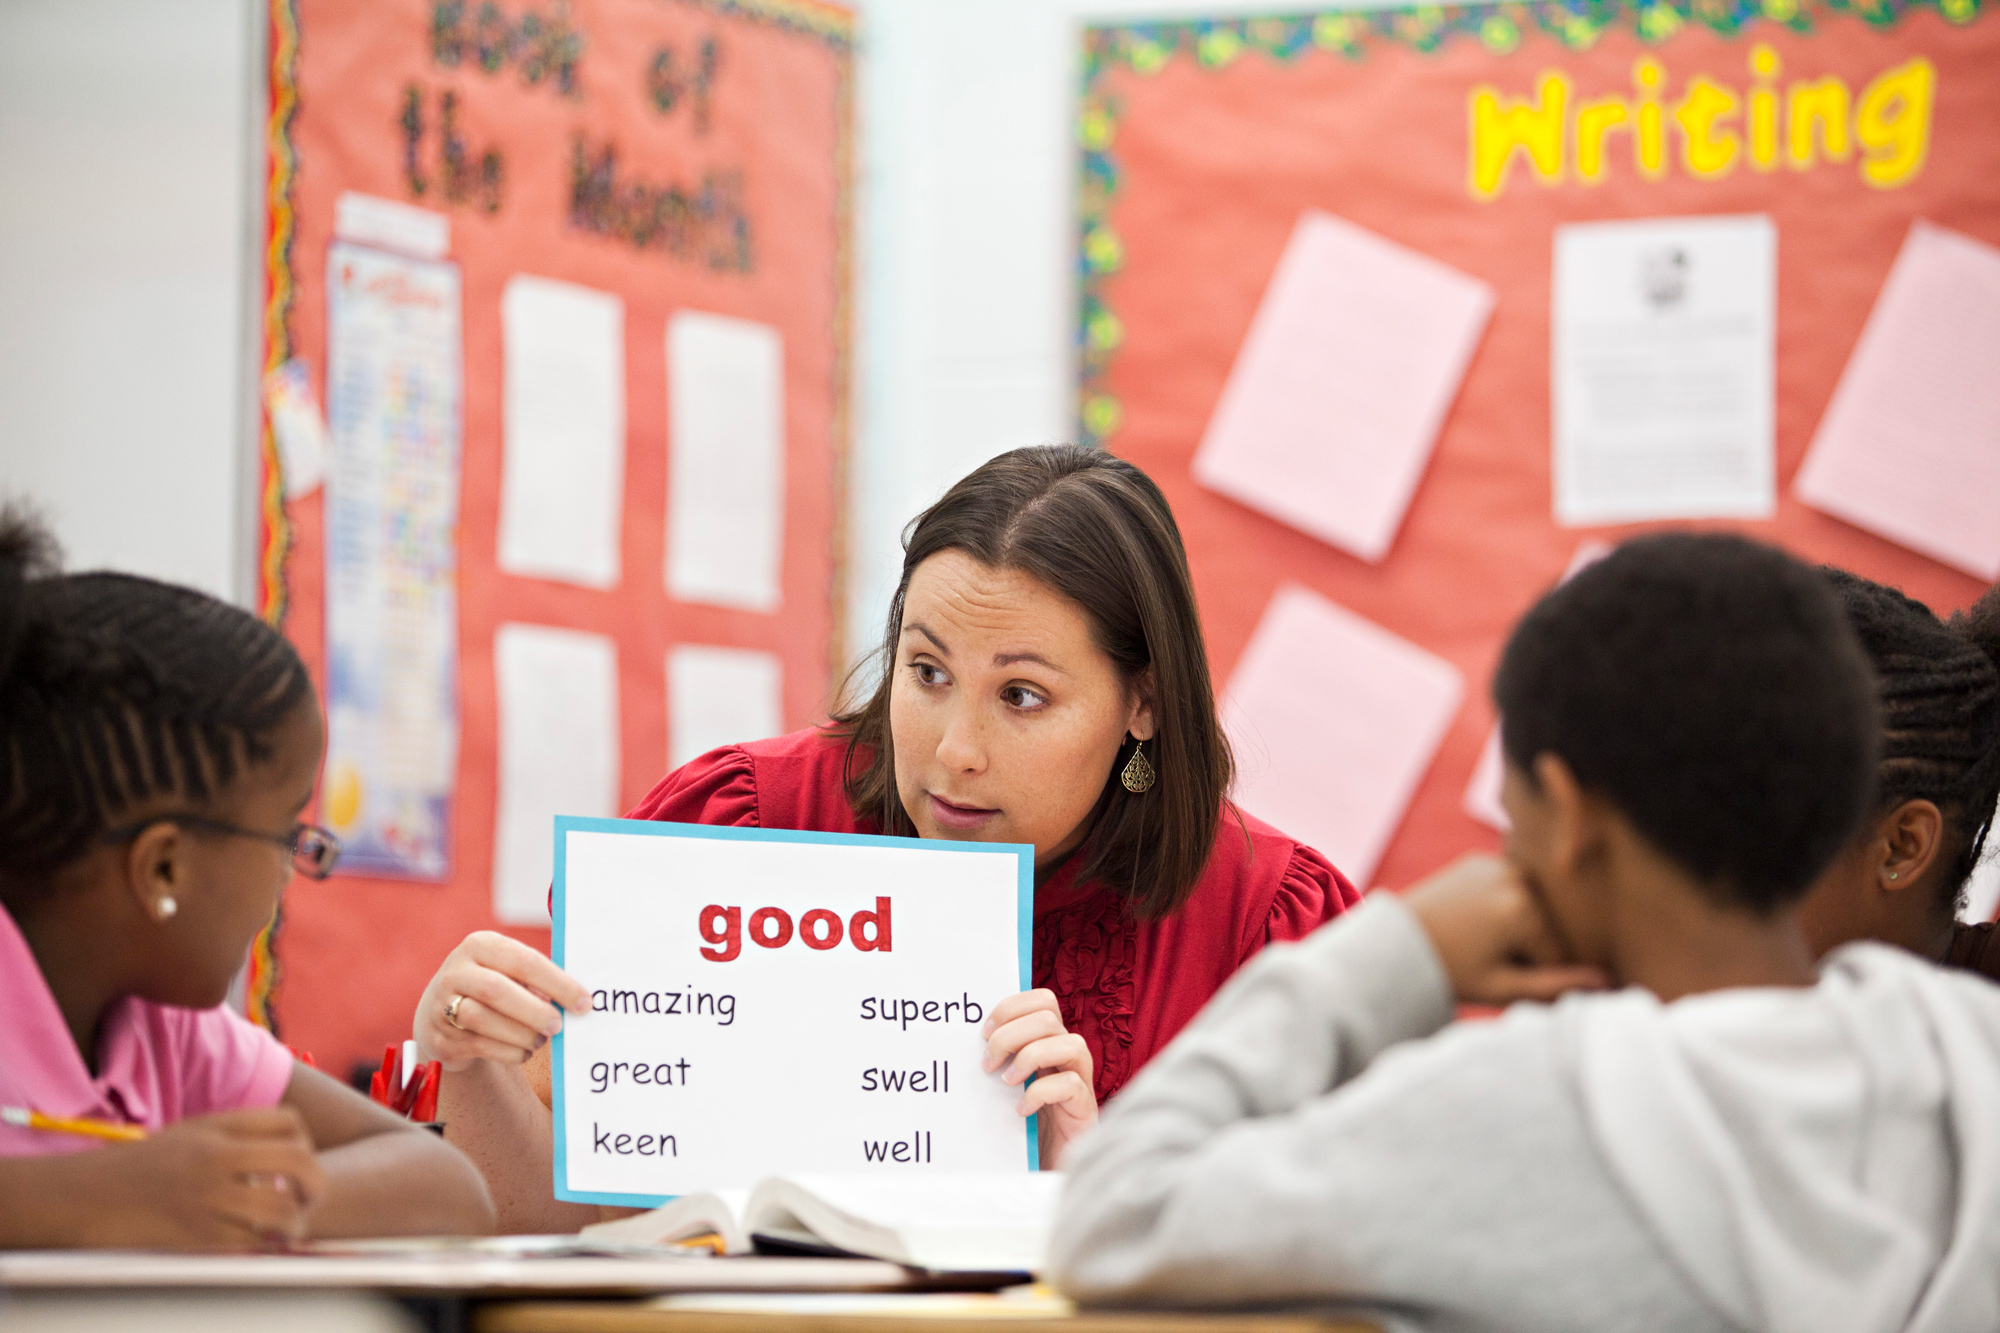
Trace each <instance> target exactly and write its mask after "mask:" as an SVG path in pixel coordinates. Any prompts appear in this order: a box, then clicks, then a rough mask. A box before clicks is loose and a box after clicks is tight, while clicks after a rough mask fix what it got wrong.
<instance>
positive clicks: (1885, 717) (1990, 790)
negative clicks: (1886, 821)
mask: <svg viewBox="0 0 2000 1333" xmlns="http://www.w3.org/2000/svg"><path fill="white" fill-rule="evenodd" d="M1825 574H1826V576H1827V578H1828V580H1829V581H1831V582H1832V584H1833V587H1834V591H1835V592H1837V593H1838V594H1839V595H1840V600H1841V604H1842V606H1843V607H1845V609H1846V611H1847V617H1848V620H1849V621H1850V622H1852V624H1853V625H1854V630H1855V633H1856V634H1857V635H1859V636H1860V639H1861V644H1862V647H1863V648H1865V649H1866V650H1867V652H1868V656H1869V658H1870V659H1871V660H1872V661H1873V663H1874V666H1875V677H1876V682H1877V685H1878V687H1879V689H1880V692H1881V700H1882V728H1883V738H1882V761H1881V764H1880V766H1879V768H1878V769H1877V778H1876V781H1877V799H1878V800H1879V802H1880V804H1881V808H1882V809H1885V810H1886V809H1888V808H1890V807H1892V806H1895V805H1898V804H1901V803H1902V802H1904V801H1913V800H1926V801H1930V802H1931V803H1933V804H1934V805H1936V806H1937V807H1938V809H1939V811H1940V812H1942V813H1943V815H1944V817H1945V825H1946V830H1947V833H1948V835H1949V840H1948V842H1947V843H1946V850H1947V853H1948V854H1949V855H1950V856H1951V858H1952V859H1951V860H1950V862H1948V863H1947V866H1946V871H1945V878H1944V880H1943V881H1942V885H1943V890H1944V893H1945V894H1946V895H1947V897H1946V899H1945V900H1944V901H1943V902H1941V903H1940V904H1939V906H1940V908H1944V907H1954V906H1955V905H1956V903H1957V901H1958V897H1959V895H1960V893H1961V892H1963V889H1964V886H1965V881H1966V880H1967V879H1968V878H1969V877H1970V876H1971V874H1972V871H1973V868H1974V867H1975V866H1977V865H1978V863H1979V857H1980V854H1981V852H1982V851H1983V850H1984V847H1985V843H1986V837H1987V832H1988V829H1989V826H1990V825H1991V823H1992V820H1993V807H1994V803H1995V801H1996V800H2000V597H1996V595H1995V593H1994V592H1988V593H1987V594H1986V596H1985V597H1984V598H1982V599H1981V600H1980V602H1979V604H1978V605H1977V606H1975V607H1973V608H1972V610H1971V611H1969V612H1960V613H1959V614H1958V615H1956V616H1954V617H1952V620H1951V623H1950V624H1948V625H1947V624H1946V623H1945V622H1943V621H1941V620H1939V619H1938V618H1937V616H1936V615H1934V614H1933V613H1932V611H1931V609H1930V608H1929V607H1927V606H1925V605H1924V604H1923V603H1922V602H1919V601H1917V600H1916V599H1915V598H1912V597H1907V596H1905V595H1904V594H1903V593H1901V592H1899V591H1897V590H1896V589H1894V588H1888V587H1884V586H1883V585H1882V584H1879V583H1874V582H1871V581H1869V580H1868V579H1864V578H1861V577H1859V576H1858V575H1855V574H1850V573H1848V572H1847V571H1846V570H1843V569H1832V568H1829V569H1827V570H1826V571H1825Z"/></svg>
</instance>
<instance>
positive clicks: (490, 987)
mask: <svg viewBox="0 0 2000 1333" xmlns="http://www.w3.org/2000/svg"><path fill="white" fill-rule="evenodd" d="M454 1001H456V1002H457V1005H458V1008H457V1010H456V1011H454V1010H453V1009H452V1003H453V1002H454ZM557 1005H561V1006H562V1008H561V1009H558V1008H557V1007H556V1006H557ZM565 1009H566V1010H568V1011H569V1012H570V1013H573V1014H581V1013H587V1012H589V1010H590V992H589V991H587V990H585V989H584V988H583V984H582V983H581V982H579V981H578V980H577V979H576V978H575V977H572V976H571V975H570V974H569V973H567V972H565V971H563V970H562V969H561V968H559V967H557V966H556V965H555V964H554V963H552V962H550V961H549V960H548V959H547V958H546V957H545V956H543V955H542V954H540V953H538V952H536V951H535V950H533V949H531V948H529V947H528V946H527V945H525V944H523V943H521V942H520V941H519V940H517V939H512V938H510V937H508V936H506V935H502V934H500V933H499V932H498V931H492V930H475V931H473V932H472V933H471V934H470V935H467V936H466V937H465V939H464V941H463V942H461V943H460V944H459V946H458V947H457V948H456V949H453V950H452V951H451V953H450V954H448V955H447V956H446V958H445V960H444V963H443V964H442V965H441V966H440V967H439V968H438V970H437V975H436V976H434V977H432V978H431V984H430V985H428V986H426V987H424V997H423V998H422V999H421V1000H419V1001H417V1017H416V1021H415V1023H414V1024H413V1027H414V1029H415V1031H414V1034H413V1035H414V1036H415V1037H416V1039H417V1058H418V1059H420V1060H441V1061H443V1062H444V1067H445V1068H446V1069H447V1070H449V1071H451V1072H453V1073H457V1072H458V1071H459V1070H461V1069H464V1068H466V1067H467V1066H469V1065H470V1064H471V1063H472V1062H473V1061H474V1060H495V1061H498V1062H500V1063H502V1064H510V1065H518V1064H525V1063H526V1062H527V1061H528V1060H529V1059H530V1058H532V1057H533V1055H534V1054H535V1052H536V1051H538V1050H540V1049H541V1046H542V1043H543V1042H545V1041H547V1040H548V1039H549V1038H550V1037H553V1036H554V1035H555V1034H556V1033H558V1032H560V1031H562V1011H563V1010H565ZM454 1019H455V1020H456V1021H455V1022H454V1021H453V1020H454Z"/></svg>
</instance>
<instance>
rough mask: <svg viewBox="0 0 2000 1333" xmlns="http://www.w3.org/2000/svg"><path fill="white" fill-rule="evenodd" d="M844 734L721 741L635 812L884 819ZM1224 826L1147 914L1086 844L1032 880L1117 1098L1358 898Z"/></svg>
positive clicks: (1042, 970)
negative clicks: (1189, 890)
mask: <svg viewBox="0 0 2000 1333" xmlns="http://www.w3.org/2000/svg"><path fill="white" fill-rule="evenodd" d="M845 751H846V742H845V741H842V740H838V739H835V738H833V737H830V736H828V735H826V734H825V733H824V732H821V731H818V730H807V731H797V732H793V733H792V734H791V735H789V736H778V737H774V738H772V739H771V740H765V741H753V742H751V743H749V744H747V745H730V746H725V747H723V748H722V749H720V750H712V751H710V752H709V753H708V754H705V755H703V756H701V757H700V758H699V759H696V760H693V761H691V762H690V763H687V764H684V765H682V766H681V767H680V768H678V769H676V770H674V771H673V772H672V773H669V774H667V776H666V777H664V778H662V779H660V783H659V785H658V786H656V787H654V788H653V790H652V791H650V792H648V793H647V794H646V799H645V800H643V801H641V802H639V804H638V807H637V808H635V809H634V810H633V811H632V813H631V815H630V816H629V818H632V819H658V820H666V821H670V822H673V823H679V824H731V825H737V826H741V827H750V828H780V829H810V830H812V831H814V832H818V833H879V832H880V831H881V830H880V828H879V827H878V826H877V824H876V822H875V821H874V820H872V819H862V818H859V817H858V816H856V815H855V813H854V811H853V810H852V809H850V808H849V807H848V804H847V797H846V794H845V793H844V792H843V790H842V788H841V781H840V768H841V758H842V756H843V754H844V753H845ZM1243 823H1244V824H1245V825H1247V826H1248V828H1249V832H1250V837H1249V845H1248V846H1247V847H1246V846H1245V843H1244V838H1243V831H1242V828H1240V827H1239V826H1238V825H1237V824H1236V821H1235V820H1234V819H1231V820H1229V821H1228V822H1226V823H1225V824H1224V826H1223V830H1222V833H1221V836H1220V837H1219V838H1218V839H1217V842H1216V848H1215V854H1214V856H1213V857H1211V858H1210V860H1209V863H1208V869H1207V870H1206V871H1205V872H1203V874H1202V877H1201V881H1200V883H1198V884H1197V885H1195V890H1194V893H1193V894H1192V895H1191V896H1190V897H1189V898H1188V900H1187V902H1186V903H1185V904H1183V905H1182V907H1181V908H1180V910H1179V911H1177V912H1175V913H1174V914H1173V915H1172V916H1170V917H1168V918H1167V919H1166V920H1164V921H1140V920H1138V919H1137V918H1135V917H1133V916H1132V915H1131V914H1129V913H1128V912H1126V911H1125V909H1124V903H1123V901H1122V900H1121V899H1120V898H1119V897H1118V895H1117V894H1116V893H1114V892H1113V891H1112V890H1110V889H1107V888H1105V887H1103V886H1102V885H1097V884H1088V883H1086V884H1079V883H1077V882H1076V872H1077V870H1078V868H1079V863H1080V860H1081V858H1078V857H1072V858H1070V860H1069V862H1068V864H1067V865H1065V866H1064V867H1063V868H1062V869H1061V870H1059V871H1057V872H1056V874H1055V875H1054V876H1053V877H1052V878H1051V879H1050V880H1049V881H1048V883H1046V884H1044V885H1043V886H1042V887H1041V888H1040V889H1039V890H1038V891H1037V892H1036V894H1035V962H1034V976H1035V984H1036V985H1037V986H1045V987H1047V988H1048V989H1050V990H1052V991H1054V992H1055V993H1056V997H1057V999H1058V1000H1059V1001H1060V1003H1061V1005H1062V1017H1063V1023H1064V1024H1065V1025H1066V1026H1067V1027H1068V1028H1069V1030H1070V1031H1072V1032H1074V1033H1077V1034H1078V1035H1080V1036H1081V1037H1082V1038H1083V1039H1084V1041H1085V1042H1086V1043H1088V1044H1089V1046H1090V1056H1091V1062H1092V1065H1093V1066H1094V1068H1095V1071H1096V1084H1097V1087H1096V1091H1097V1100H1098V1101H1099V1102H1105V1101H1108V1100H1109V1099H1110V1098H1111V1097H1112V1096H1113V1095H1114V1094H1115V1093H1116V1092H1117V1091H1118V1089H1120V1088H1121V1087H1123V1086H1125V1082H1126V1080H1127V1079H1129V1078H1131V1077H1132V1075H1133V1074H1135V1073H1137V1072H1138V1071H1139V1069H1140V1068H1141V1067H1142V1066H1144V1065H1145V1063H1146V1062H1147V1061H1148V1060H1150V1059H1152V1058H1153V1055H1154V1054H1155V1053H1156V1052H1157V1051H1159V1049H1160V1048H1161V1047H1163V1046H1165V1045H1166V1044H1167V1043H1168V1042H1169V1041H1171V1040H1172V1039H1173V1037H1174V1034H1175V1033H1177V1032H1179V1031H1180V1030H1181V1029H1182V1028H1183V1027H1185V1026H1186V1025H1187V1023H1188V1020H1189V1019H1191V1018H1193V1017H1194V1016H1195V1014H1196V1012H1197V1011H1199V1010H1200V1009H1201V1007H1202V1006H1203V1005H1204V1004H1206V1003H1208V999H1209V997H1210V996H1211V995H1214V994H1215V992H1216V991H1217V990H1218V989H1220V987H1221V986H1222V983H1223V982H1224V981H1227V980H1228V979H1229V975H1230V973H1232V972H1234V971H1235V970H1236V969H1237V968H1239V967H1241V966H1242V965H1243V964H1244V962H1245V961H1247V960H1248V959H1249V958H1250V956H1251V955H1252V954H1254V953H1256V952H1257V951H1258V950H1259V949H1262V948H1263V947H1264V946H1265V945H1266V944H1269V943H1271V942H1272V941H1273V940H1295V939H1298V938H1300V937H1301V936H1304V935H1306V934H1308V933H1310V932H1311V931H1312V930H1314V929H1315V928H1316V927H1318V926H1320V925H1323V924H1324V923H1326V922H1327V921H1329V920H1331V919H1332V918H1333V917H1335V916H1337V915H1339V913H1340V912H1341V911H1342V910H1344V909H1346V908H1348V907H1351V906H1353V905H1354V904H1355V903H1356V902H1358V901H1360V897H1361V895H1360V894H1358V893H1356V892H1355V891H1354V886H1353V885H1351V884H1349V883H1348V882H1347V880H1346V878H1345V877H1344V876H1343V875H1342V874H1341V873H1340V872H1339V871H1338V870H1335V869H1334V868H1333V867H1332V866H1331V865H1329V864H1328V863H1327V861H1326V859H1325V858H1324V857H1322V856H1320V854H1319V853H1318V852H1315V851H1314V850H1313V849H1312V848H1310V847H1307V846H1305V845H1303V844H1302V843H1297V842H1294V841H1292V840H1291V839H1290V838H1287V837H1286V836H1285V835H1284V834H1282V833H1280V832H1278V831H1277V830H1276V829H1274V828H1272V827H1270V826H1269V825H1268V824H1264V823H1262V822H1260V821H1259V820H1256V819H1253V818H1251V817H1250V816H1249V815H1247V814H1246V815H1244V816H1243Z"/></svg>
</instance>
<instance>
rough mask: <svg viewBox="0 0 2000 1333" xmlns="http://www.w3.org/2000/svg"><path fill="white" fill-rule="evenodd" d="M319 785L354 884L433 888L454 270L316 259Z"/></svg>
mask: <svg viewBox="0 0 2000 1333" xmlns="http://www.w3.org/2000/svg"><path fill="white" fill-rule="evenodd" d="M326 381H327V391H326V392H327V407H328V415H329V417H330V418H331V419H330V421H329V423H328V425H329V428H330V429H329V432H328V450H327V474H326V509H325V514H326V659H327V662H326V731H327V738H326V777H325V780H324V782H323V784H322V787H321V791H322V795H321V803H320V811H321V814H322V816H323V818H324V821H325V822H326V823H327V824H328V825H329V826H330V827H331V828H332V829H333V831H334V832H335V833H337V834H339V835H340V838H341V841H342V843H343V844H345V846H346V854H345V856H343V858H342V859H341V869H342V870H343V871H346V872H348V873H350V874H363V875H382V876H387V877H392V878H398V879H429V880H438V879H443V878H445V877H446V875H447V873H448V872H449V869H450V864H449V862H450V851H451V846H450V837H451V805H452V798H453V787H454V784H455V783H456V782H457V779H458V482H459V435H460V423H461V418H460V393H461V387H460V369H459V275H458V268H457V266H456V265H453V264H428V263H419V262H417V261H415V260H410V259H403V258H400V257H398V256H395V255H388V254H382V253H380V252H378V251H374V250H366V249H363V248H361V247H359V246H354V245H346V244H337V245H333V246H330V247H328V250H327V371H326Z"/></svg>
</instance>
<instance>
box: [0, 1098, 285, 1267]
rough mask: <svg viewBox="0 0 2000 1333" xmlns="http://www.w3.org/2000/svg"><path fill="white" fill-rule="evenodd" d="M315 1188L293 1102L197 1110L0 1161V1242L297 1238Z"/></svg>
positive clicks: (184, 1243)
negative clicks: (71, 1148) (127, 1138)
mask: <svg viewBox="0 0 2000 1333" xmlns="http://www.w3.org/2000/svg"><path fill="white" fill-rule="evenodd" d="M279 1180H282V1181H284V1182H285V1184H284V1185H283V1186H282V1187H278V1186H276V1185H274V1183H273V1182H275V1181H279ZM323 1188H324V1176H323V1173H322V1170H321V1167H320V1164H319V1161H318V1159H317V1158H316V1156H315V1154H314V1152H313V1143H312V1139H311V1138H310V1137H308V1134H307V1131H306V1126H305V1124H304V1123H303V1122H302V1121H301V1119H300V1117H299V1115H298V1114H297V1113H296V1112H295V1111H292V1110H289V1109H287V1108H285V1107H272V1108H269V1109H264V1110H253V1111H227V1112H224V1113H222V1114H219V1115H206V1116H197V1117H195V1118H193V1119H190V1120H183V1121H180V1122H179V1123H177V1124H173V1125H169V1126H168V1127H167V1128H165V1129H163V1130H161V1131H160V1132H159V1133H157V1134H155V1135H153V1136H152V1137H151V1138H149V1139H146V1140H145V1141H143V1142H140V1143H113V1144H106V1145H104V1146H102V1147H90V1148H85V1149H83V1150H82V1151H81V1152H68V1153H56V1154H53V1155H50V1156H47V1157H8V1158H0V1202H4V1206H0V1249H36V1250H41V1249H73V1248H92V1249H126V1250H140V1249H146V1250H151V1249H168V1250H252V1249H258V1248H262V1247H266V1246H268V1245H269V1244H270V1243H271V1242H273V1241H282V1240H296V1239H299V1238H300V1237H301V1236H303V1235H304V1234H305V1228H306V1217H307V1213H308V1211H309V1210H310V1208H311V1206H312V1204H313V1202H314V1201H315V1200H316V1199H318V1198H319V1196H320V1194H321V1191H322V1189H323Z"/></svg>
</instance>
